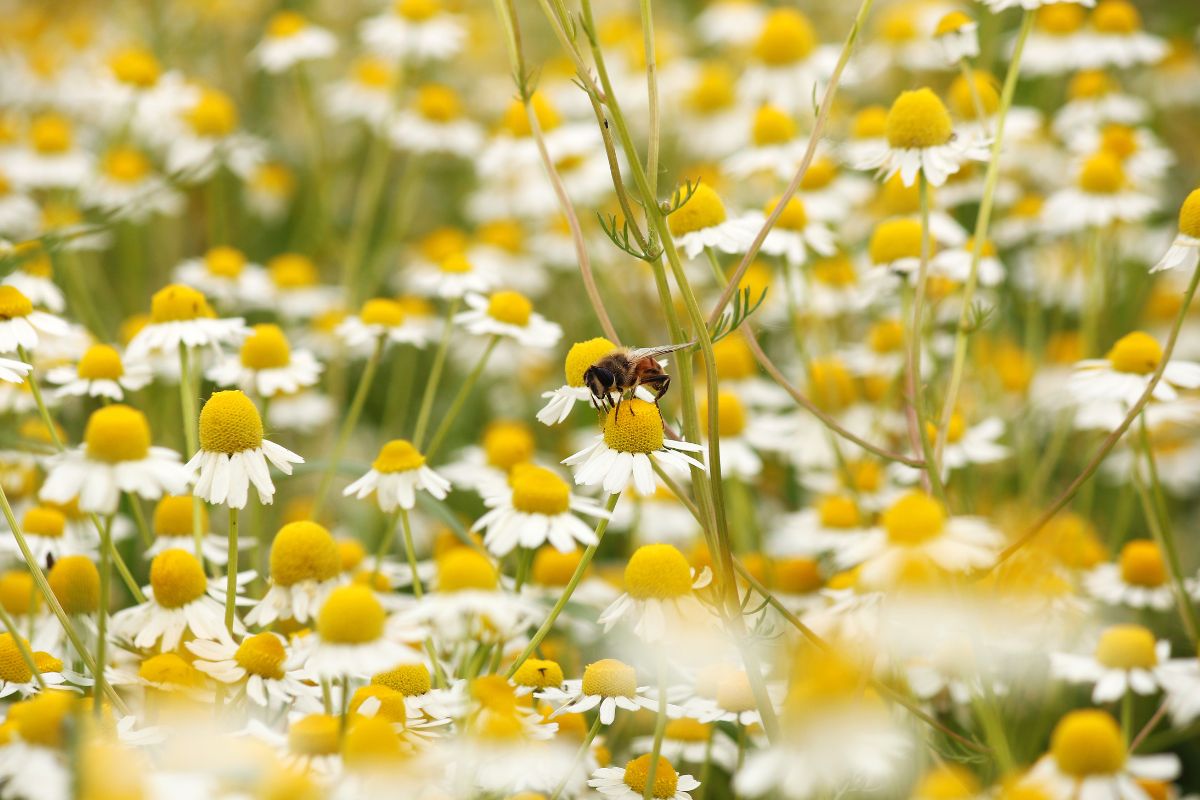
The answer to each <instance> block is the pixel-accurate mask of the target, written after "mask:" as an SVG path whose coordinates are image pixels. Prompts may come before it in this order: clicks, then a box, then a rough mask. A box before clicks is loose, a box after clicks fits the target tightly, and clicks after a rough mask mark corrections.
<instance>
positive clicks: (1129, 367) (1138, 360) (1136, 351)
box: [1106, 331, 1163, 375]
mask: <svg viewBox="0 0 1200 800" xmlns="http://www.w3.org/2000/svg"><path fill="white" fill-rule="evenodd" d="M1106 357H1107V358H1108V361H1109V363H1111V364H1112V368H1113V369H1115V370H1116V371H1117V372H1131V373H1134V374H1136V375H1149V374H1150V373H1152V372H1154V370H1156V369H1158V364H1159V362H1160V361H1162V357H1163V351H1162V346H1161V345H1160V344H1159V343H1158V340H1157V339H1155V338H1154V337H1153V336H1151V335H1150V334H1148V333H1144V332H1142V331H1134V332H1133V333H1129V334H1126V335H1125V336H1122V337H1121V338H1120V339H1118V340H1117V342H1116V344H1114V345H1113V346H1112V349H1110V350H1109V351H1108V355H1107V356H1106Z"/></svg>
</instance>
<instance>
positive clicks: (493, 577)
mask: <svg viewBox="0 0 1200 800" xmlns="http://www.w3.org/2000/svg"><path fill="white" fill-rule="evenodd" d="M437 567H438V590H439V591H442V592H461V591H466V590H471V589H477V590H480V591H485V592H490V591H493V590H494V589H495V588H496V587H497V586H498V585H499V583H500V576H499V575H497V574H496V568H495V567H494V566H492V562H490V561H488V559H487V556H485V555H483V554H482V553H479V552H477V551H475V550H473V549H471V548H470V547H456V548H454V549H453V550H451V551H450V552H448V553H446V554H445V555H443V556H442V557H441V558H439V559H438V564H437Z"/></svg>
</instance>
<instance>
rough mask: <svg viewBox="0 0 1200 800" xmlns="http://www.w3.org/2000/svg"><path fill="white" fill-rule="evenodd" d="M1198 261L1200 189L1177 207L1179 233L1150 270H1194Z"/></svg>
mask: <svg viewBox="0 0 1200 800" xmlns="http://www.w3.org/2000/svg"><path fill="white" fill-rule="evenodd" d="M1198 263H1200V189H1196V190H1194V191H1193V192H1192V193H1191V194H1189V195H1188V196H1187V199H1186V200H1184V201H1183V205H1182V206H1180V208H1179V233H1178V235H1176V237H1175V240H1174V241H1173V242H1171V249H1169V250H1167V253H1166V255H1164V256H1163V257H1162V259H1160V260H1159V262H1158V263H1157V264H1155V265H1154V266H1153V267H1151V269H1150V271H1151V272H1159V271H1160V270H1164V269H1177V268H1180V267H1182V268H1183V269H1184V270H1194V269H1195V268H1196V265H1197V264H1198Z"/></svg>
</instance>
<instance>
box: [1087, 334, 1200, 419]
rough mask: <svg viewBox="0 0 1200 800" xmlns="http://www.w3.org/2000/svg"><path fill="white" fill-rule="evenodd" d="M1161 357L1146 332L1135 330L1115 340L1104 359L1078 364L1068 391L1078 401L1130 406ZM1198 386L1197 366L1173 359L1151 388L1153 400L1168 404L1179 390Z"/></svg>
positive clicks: (1148, 380)
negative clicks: (1107, 402) (1111, 401)
mask: <svg viewBox="0 0 1200 800" xmlns="http://www.w3.org/2000/svg"><path fill="white" fill-rule="evenodd" d="M1162 357H1163V351H1162V346H1161V345H1159V343H1158V340H1157V339H1155V338H1154V337H1153V336H1151V335H1150V334H1148V333H1144V332H1142V331H1134V332H1133V333H1129V334H1126V335H1125V336H1122V337H1121V338H1120V339H1118V340H1117V341H1116V343H1115V344H1114V345H1113V346H1112V348H1111V349H1110V350H1109V351H1108V353H1107V355H1106V356H1105V357H1104V358H1088V359H1084V360H1083V361H1080V362H1078V363H1077V364H1076V365H1075V370H1074V372H1073V374H1072V375H1071V381H1070V384H1069V388H1070V389H1071V391H1072V392H1073V393H1074V394H1075V396H1076V397H1077V398H1078V399H1079V400H1081V401H1085V402H1090V401H1095V402H1099V401H1105V400H1114V399H1116V400H1120V401H1121V402H1122V403H1124V404H1125V405H1126V406H1133V405H1134V404H1136V403H1137V400H1138V398H1139V397H1141V395H1142V393H1143V392H1145V390H1146V387H1147V386H1149V385H1150V381H1151V379H1152V377H1153V375H1154V372H1155V371H1156V370H1157V369H1158V368H1159V365H1160V363H1161V362H1162ZM1197 387H1200V364H1196V363H1194V362H1191V361H1181V360H1178V359H1173V360H1172V361H1169V362H1167V365H1166V368H1165V369H1164V370H1163V375H1162V380H1160V381H1159V382H1158V384H1157V385H1156V386H1155V387H1154V394H1153V397H1154V399H1155V400H1159V401H1164V402H1165V401H1171V400H1175V399H1177V398H1178V397H1179V393H1178V390H1179V389H1195V388H1197Z"/></svg>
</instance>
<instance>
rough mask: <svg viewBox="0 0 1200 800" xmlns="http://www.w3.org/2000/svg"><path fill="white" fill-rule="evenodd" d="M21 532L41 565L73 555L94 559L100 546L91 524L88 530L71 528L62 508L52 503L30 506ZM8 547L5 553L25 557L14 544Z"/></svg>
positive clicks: (22, 521)
mask: <svg viewBox="0 0 1200 800" xmlns="http://www.w3.org/2000/svg"><path fill="white" fill-rule="evenodd" d="M21 532H22V533H24V534H25V543H26V545H27V546H28V547H29V551H30V552H31V553H32V554H33V557H34V558H36V559H37V560H38V562H39V563H42V564H48V563H51V561H55V560H58V559H61V558H65V557H67V556H71V555H85V556H94V555H95V553H96V550H97V545H98V544H99V538H98V536H97V534H96V531H95V528H94V527H93V526H92V524H91V522H90V521H88V523H87V527H83V526H78V525H72V524H70V523H69V522H68V520H67V515H66V513H64V509H63V507H62V506H56V505H53V504H51V503H46V504H44V505H30V506H28V507H27V508H26V509H25V512H24V513H23V514H22V515H21ZM6 545H7V546H6V547H5V548H4V549H5V550H7V551H8V552H10V553H12V554H13V555H14V556H15V557H16V558H21V557H22V556H21V553H20V549H19V548H18V547H17V546H16V542H15V541H12V542H8V543H6Z"/></svg>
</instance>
